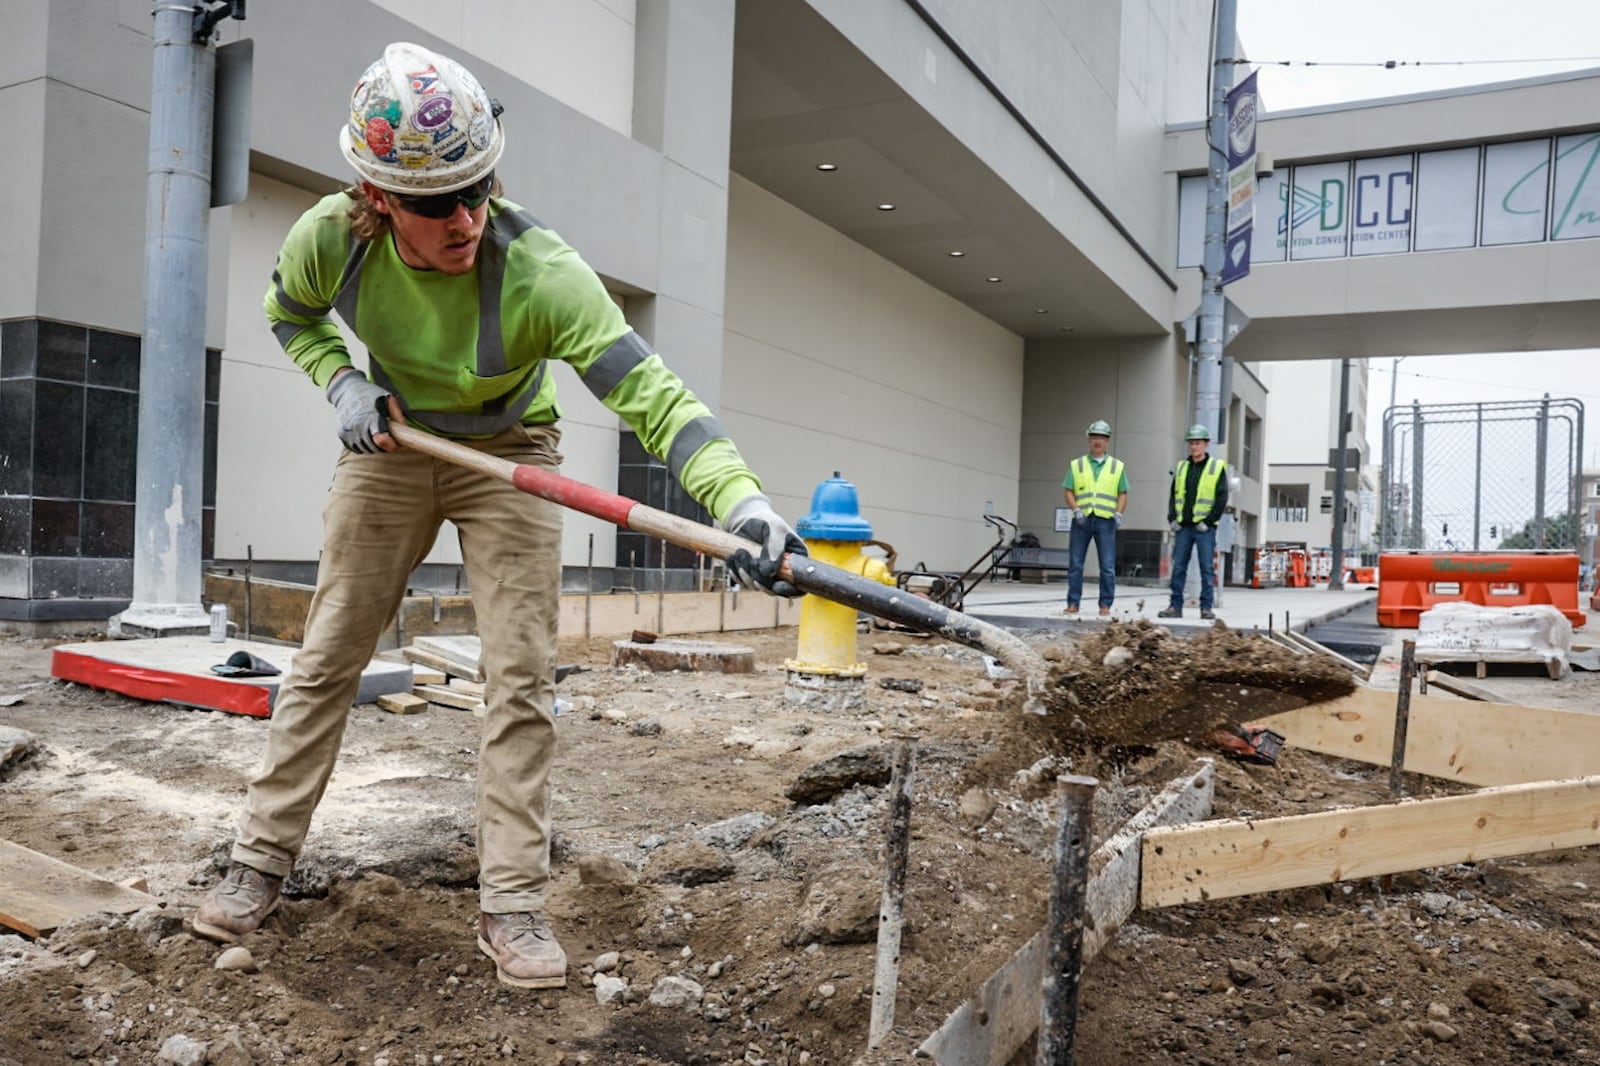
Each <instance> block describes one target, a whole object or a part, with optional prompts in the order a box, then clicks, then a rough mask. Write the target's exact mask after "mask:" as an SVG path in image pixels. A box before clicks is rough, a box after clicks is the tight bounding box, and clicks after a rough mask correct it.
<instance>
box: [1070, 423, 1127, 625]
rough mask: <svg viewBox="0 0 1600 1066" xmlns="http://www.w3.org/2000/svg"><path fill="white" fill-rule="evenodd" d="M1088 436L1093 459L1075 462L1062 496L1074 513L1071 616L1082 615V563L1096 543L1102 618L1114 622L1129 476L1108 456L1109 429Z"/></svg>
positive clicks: (1098, 426) (1096, 426)
mask: <svg viewBox="0 0 1600 1066" xmlns="http://www.w3.org/2000/svg"><path fill="white" fill-rule="evenodd" d="M1086 435H1087V436H1088V438H1089V454H1087V455H1080V456H1079V457H1078V458H1076V459H1074V460H1072V462H1071V463H1070V464H1069V465H1068V467H1067V476H1066V477H1065V478H1063V479H1062V481H1061V490H1062V495H1063V496H1065V497H1066V501H1067V507H1068V508H1070V509H1071V511H1072V533H1071V538H1072V539H1071V541H1070V548H1069V555H1068V565H1067V614H1068V615H1076V614H1077V613H1078V601H1079V600H1080V599H1082V598H1083V560H1084V558H1085V557H1086V556H1087V555H1088V554H1089V542H1090V541H1091V540H1092V541H1094V544H1095V548H1096V550H1097V551H1098V553H1099V559H1100V615H1101V617H1103V618H1105V617H1110V615H1111V604H1112V601H1113V600H1115V599H1116V595H1117V530H1118V529H1120V528H1121V527H1122V511H1123V509H1124V508H1125V507H1127V506H1128V472H1127V469H1126V468H1125V467H1124V466H1123V464H1122V460H1121V459H1115V458H1113V457H1112V456H1111V454H1110V453H1109V452H1108V451H1107V450H1106V449H1107V448H1109V447H1110V445H1111V426H1110V425H1109V424H1107V423H1106V422H1103V421H1100V422H1091V423H1089V429H1088V431H1087V434H1086Z"/></svg>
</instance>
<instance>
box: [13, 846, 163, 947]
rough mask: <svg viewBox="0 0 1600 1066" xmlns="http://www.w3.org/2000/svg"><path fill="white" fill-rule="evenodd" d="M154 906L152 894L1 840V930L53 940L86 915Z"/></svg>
mask: <svg viewBox="0 0 1600 1066" xmlns="http://www.w3.org/2000/svg"><path fill="white" fill-rule="evenodd" d="M155 902H156V898H155V897H154V896H152V895H150V894H148V893H145V892H138V891H135V890H134V889H131V888H127V887H125V886H123V885H119V884H117V883H116V882H114V881H107V880H106V879H105V878H103V877H96V876H95V875H94V874H91V873H90V872H89V871H87V870H83V869H80V868H78V867H76V866H73V865H70V864H69V863H64V862H62V861H61V860H60V859H52V858H51V857H50V856H48V855H42V854H40V853H39V852H37V851H34V850H32V849H31V848H25V847H23V846H22V845H21V844H13V843H11V842H10V841H9V840H0V925H6V926H9V927H10V928H12V929H15V930H17V931H18V932H20V933H22V934H23V935H25V936H31V937H40V936H49V935H50V934H51V933H53V932H55V931H56V928H57V927H58V926H60V925H62V924H63V923H64V922H67V921H69V920H71V919H73V918H78V917H82V916H83V915H85V914H132V913H133V912H134V911H136V910H139V909H141V908H143V907H148V906H149V905H150V904H152V903H155Z"/></svg>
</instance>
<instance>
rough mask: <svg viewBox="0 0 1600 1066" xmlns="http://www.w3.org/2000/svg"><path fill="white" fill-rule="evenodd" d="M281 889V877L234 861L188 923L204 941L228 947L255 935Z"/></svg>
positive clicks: (276, 905)
mask: <svg viewBox="0 0 1600 1066" xmlns="http://www.w3.org/2000/svg"><path fill="white" fill-rule="evenodd" d="M282 887H283V878H281V877H273V876H272V875H271V874H264V873H262V872H261V871H259V870H254V869H251V868H250V867H248V866H246V865H244V864H243V863H238V862H236V863H234V864H233V865H232V866H229V867H228V873H227V875H226V876H224V877H223V879H222V880H221V881H220V882H218V883H217V887H215V888H213V889H212V890H211V891H210V892H208V893H207V894H206V898H205V899H203V900H201V901H200V908H199V909H198V910H196V911H195V912H194V917H193V918H192V919H191V920H190V923H189V924H190V925H191V926H192V927H193V928H194V931H195V932H196V933H197V934H199V935H200V936H203V937H205V938H206V939H207V940H220V941H222V942H223V943H225V944H232V943H233V942H234V941H236V940H238V939H239V938H240V937H242V936H244V935H245V934H246V933H253V932H255V931H256V929H257V927H259V926H260V925H261V923H262V922H263V921H265V920H266V917H267V915H269V914H271V913H272V912H273V911H275V910H277V909H278V903H279V902H280V901H281V896H280V895H279V890H280V889H281V888H282Z"/></svg>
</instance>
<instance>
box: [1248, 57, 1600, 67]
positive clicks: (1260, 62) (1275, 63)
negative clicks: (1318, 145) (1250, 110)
mask: <svg viewBox="0 0 1600 1066" xmlns="http://www.w3.org/2000/svg"><path fill="white" fill-rule="evenodd" d="M1222 62H1224V63H1232V64H1234V65H1236V66H1238V65H1243V64H1248V65H1250V66H1259V67H1382V68H1383V69H1385V70H1394V69H1396V68H1398V67H1470V66H1487V65H1489V64H1504V63H1530V64H1531V63H1600V56H1546V57H1543V58H1539V59H1368V60H1344V59H1225V60H1223V61H1222Z"/></svg>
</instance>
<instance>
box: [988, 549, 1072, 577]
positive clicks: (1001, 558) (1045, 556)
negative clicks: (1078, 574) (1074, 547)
mask: <svg viewBox="0 0 1600 1066" xmlns="http://www.w3.org/2000/svg"><path fill="white" fill-rule="evenodd" d="M1071 558H1072V556H1071V552H1070V551H1068V550H1067V549H1066V548H1014V547H1010V546H1006V547H1002V548H996V549H995V550H994V566H993V567H992V568H991V571H990V572H991V573H993V572H994V571H995V570H1067V569H1070V567H1071Z"/></svg>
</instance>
